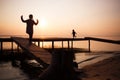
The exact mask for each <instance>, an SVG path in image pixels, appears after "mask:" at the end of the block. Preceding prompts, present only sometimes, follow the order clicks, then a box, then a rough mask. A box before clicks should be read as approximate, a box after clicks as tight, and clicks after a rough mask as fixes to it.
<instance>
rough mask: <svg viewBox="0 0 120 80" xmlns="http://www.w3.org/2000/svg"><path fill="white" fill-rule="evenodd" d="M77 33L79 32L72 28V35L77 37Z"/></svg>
mask: <svg viewBox="0 0 120 80" xmlns="http://www.w3.org/2000/svg"><path fill="white" fill-rule="evenodd" d="M76 34H77V33H76V32H75V30H74V29H73V30H72V36H73V38H75V37H76Z"/></svg>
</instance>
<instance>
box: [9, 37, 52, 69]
mask: <svg viewBox="0 0 120 80" xmlns="http://www.w3.org/2000/svg"><path fill="white" fill-rule="evenodd" d="M11 38H12V39H13V41H14V42H15V43H16V44H17V45H19V46H20V47H21V48H22V49H23V50H24V51H26V52H27V54H28V55H30V56H32V57H33V58H34V59H36V61H38V62H39V63H40V64H42V65H43V66H44V67H45V66H46V65H48V64H50V63H51V60H52V59H51V58H52V55H51V54H50V53H49V52H48V51H46V50H44V49H43V48H40V47H38V46H36V45H35V44H29V41H28V40H27V39H25V38H21V37H11Z"/></svg>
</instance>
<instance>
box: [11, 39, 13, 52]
mask: <svg viewBox="0 0 120 80" xmlns="http://www.w3.org/2000/svg"><path fill="white" fill-rule="evenodd" d="M11 50H12V52H13V41H12V42H11Z"/></svg>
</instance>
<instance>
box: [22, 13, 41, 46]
mask: <svg viewBox="0 0 120 80" xmlns="http://www.w3.org/2000/svg"><path fill="white" fill-rule="evenodd" d="M21 20H22V22H24V23H26V24H27V27H26V33H27V34H28V35H29V44H31V43H32V37H33V25H37V24H38V23H39V21H38V20H37V22H35V21H34V20H33V15H32V14H30V15H29V19H27V20H24V19H23V15H22V16H21Z"/></svg>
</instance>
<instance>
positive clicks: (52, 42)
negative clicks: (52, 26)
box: [52, 41, 54, 50]
mask: <svg viewBox="0 0 120 80" xmlns="http://www.w3.org/2000/svg"><path fill="white" fill-rule="evenodd" d="M52 50H54V41H52Z"/></svg>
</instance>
